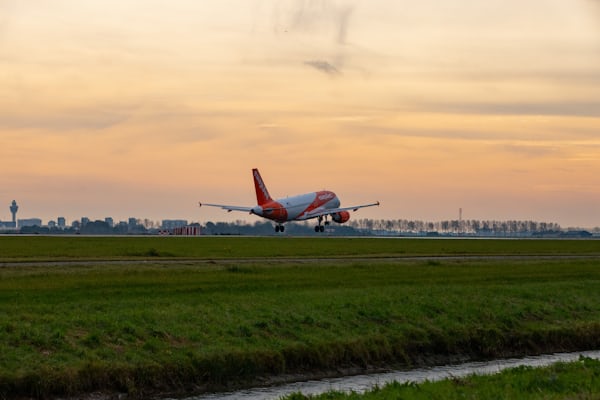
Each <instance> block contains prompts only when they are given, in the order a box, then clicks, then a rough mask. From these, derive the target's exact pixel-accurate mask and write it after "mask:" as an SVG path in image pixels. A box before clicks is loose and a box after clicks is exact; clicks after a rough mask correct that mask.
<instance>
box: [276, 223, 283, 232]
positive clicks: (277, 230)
mask: <svg viewBox="0 0 600 400" xmlns="http://www.w3.org/2000/svg"><path fill="white" fill-rule="evenodd" d="M283 231H285V226H284V225H283V224H277V225H275V232H281V233H283Z"/></svg>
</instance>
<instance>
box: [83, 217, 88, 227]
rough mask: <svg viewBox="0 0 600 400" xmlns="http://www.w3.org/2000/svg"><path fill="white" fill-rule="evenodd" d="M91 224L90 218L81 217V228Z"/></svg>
mask: <svg viewBox="0 0 600 400" xmlns="http://www.w3.org/2000/svg"><path fill="white" fill-rule="evenodd" d="M89 223H90V219H89V218H88V217H81V226H86V225H87V224H89Z"/></svg>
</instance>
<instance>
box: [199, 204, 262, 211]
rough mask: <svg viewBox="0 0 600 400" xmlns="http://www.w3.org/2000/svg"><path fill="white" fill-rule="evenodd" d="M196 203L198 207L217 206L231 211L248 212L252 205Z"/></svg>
mask: <svg viewBox="0 0 600 400" xmlns="http://www.w3.org/2000/svg"><path fill="white" fill-rule="evenodd" d="M198 205H199V206H200V207H202V206H209V207H219V208H222V209H223V210H227V212H232V211H245V212H250V211H252V207H241V206H227V205H225V204H211V203H198Z"/></svg>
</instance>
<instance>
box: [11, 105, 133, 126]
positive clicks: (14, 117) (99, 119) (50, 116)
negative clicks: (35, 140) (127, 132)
mask: <svg viewBox="0 0 600 400" xmlns="http://www.w3.org/2000/svg"><path fill="white" fill-rule="evenodd" d="M129 117H130V114H129V113H128V112H125V111H118V110H106V109H105V110H103V109H86V110H62V111H58V112H45V113H39V114H28V113H7V114H4V113H0V128H3V129H42V130H56V131H72V130H103V129H108V128H110V127H112V126H115V125H118V124H120V123H122V122H124V121H126V120H127V119H128V118H129Z"/></svg>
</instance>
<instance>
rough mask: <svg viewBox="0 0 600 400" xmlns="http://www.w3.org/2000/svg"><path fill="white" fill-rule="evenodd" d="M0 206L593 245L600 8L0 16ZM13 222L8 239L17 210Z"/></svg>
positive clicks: (82, 11)
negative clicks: (334, 204)
mask: <svg viewBox="0 0 600 400" xmlns="http://www.w3.org/2000/svg"><path fill="white" fill-rule="evenodd" d="M0 63H2V70H3V74H2V75H0V84H1V85H2V88H3V96H1V97H0V135H1V136H2V139H3V146H2V147H1V148H0V159H2V160H3V162H2V179H1V181H0V182H1V189H0V204H4V203H6V204H8V203H9V202H10V201H11V200H12V199H13V198H14V199H16V200H17V201H18V202H19V206H20V207H21V209H20V210H19V213H20V214H22V215H24V216H25V215H26V216H28V217H37V218H41V219H42V220H46V221H47V220H49V219H56V217H57V216H59V215H63V216H65V217H66V218H67V219H69V220H73V219H76V218H81V216H86V215H87V216H89V217H90V218H91V219H93V218H96V216H97V217H98V218H101V219H102V218H104V217H105V216H113V218H115V220H127V218H129V217H130V216H140V217H141V218H149V219H153V220H160V219H161V218H164V217H168V218H173V219H187V220H190V221H200V222H205V221H231V220H235V219H244V220H247V221H249V222H254V221H255V220H256V218H254V217H251V216H244V215H231V214H227V213H224V212H221V211H220V210H208V209H200V208H198V207H197V204H198V201H206V202H214V203H233V204H248V205H249V206H252V205H254V204H255V198H254V192H253V186H252V181H251V175H250V171H251V169H252V168H254V167H258V168H260V169H261V172H262V173H263V175H264V178H265V179H267V180H268V181H269V184H270V186H271V187H272V188H273V190H274V191H275V189H276V191H277V193H272V194H273V195H274V196H277V197H282V196H286V195H290V196H291V195H295V194H298V193H303V192H307V191H313V190H321V189H329V190H332V191H334V192H335V193H336V194H337V195H338V196H339V197H340V198H341V199H342V201H343V202H342V205H344V204H348V205H351V204H362V203H364V202H370V201H373V200H378V201H380V202H381V206H380V207H377V208H373V209H365V210H360V211H358V212H357V213H354V214H353V215H352V218H381V219H398V218H406V219H420V220H445V219H456V218H457V217H458V210H459V208H462V209H463V211H464V218H465V219H495V220H537V221H552V222H556V223H558V224H560V225H561V226H563V227H568V226H578V227H586V228H587V227H596V226H600V174H599V173H598V171H600V2H598V1H597V0H573V1H568V2H565V1H563V0H531V1H529V2H527V3H522V2H517V1H516V0H508V1H506V0H505V1H500V0H490V1H487V2H483V3H473V2H471V1H467V0H454V1H451V2H445V3H443V4H440V3H439V2H435V1H433V0H424V1H422V2H419V3H418V4H416V3H414V2H408V1H383V0H376V1H370V2H366V1H359V0H356V1H345V0H339V1H335V0H330V1H327V0H322V1H303V0H281V1H273V2H265V1H258V0H256V1H252V0H250V1H241V0H239V1H235V0H226V1H211V0H208V1H203V2H196V1H191V0H174V1H172V2H169V5H168V7H167V6H166V5H165V4H164V2H161V1H157V0H150V1H147V2H144V4H143V7H141V4H140V3H138V2H117V1H115V0H106V1H102V2H101V1H99V0H89V1H85V2H80V1H75V0H53V1H43V0H40V1H32V2H19V1H16V0H5V1H3V2H0ZM5 213H6V216H5V214H2V213H0V220H8V218H9V217H10V214H9V212H8V210H6V211H5Z"/></svg>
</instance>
